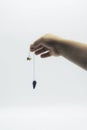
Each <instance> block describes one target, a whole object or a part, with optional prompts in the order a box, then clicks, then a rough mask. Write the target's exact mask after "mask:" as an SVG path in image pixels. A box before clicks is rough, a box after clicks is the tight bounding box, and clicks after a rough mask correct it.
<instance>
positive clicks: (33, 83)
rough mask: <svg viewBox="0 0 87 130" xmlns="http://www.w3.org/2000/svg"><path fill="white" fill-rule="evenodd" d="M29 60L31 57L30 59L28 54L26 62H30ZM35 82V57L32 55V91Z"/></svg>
mask: <svg viewBox="0 0 87 130" xmlns="http://www.w3.org/2000/svg"><path fill="white" fill-rule="evenodd" d="M30 60H31V57H30V53H29V54H28V57H27V61H30ZM36 84H37V82H36V80H35V55H34V54H33V82H32V85H33V89H35V87H36Z"/></svg>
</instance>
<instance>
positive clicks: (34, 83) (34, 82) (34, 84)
mask: <svg viewBox="0 0 87 130" xmlns="http://www.w3.org/2000/svg"><path fill="white" fill-rule="evenodd" d="M32 84H33V89H35V87H36V84H37V82H36V81H35V80H34V81H33V83H32Z"/></svg>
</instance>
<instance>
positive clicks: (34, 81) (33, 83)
mask: <svg viewBox="0 0 87 130" xmlns="http://www.w3.org/2000/svg"><path fill="white" fill-rule="evenodd" d="M36 84H37V81H36V80H35V55H34V54H33V82H32V85H33V89H35V87H36Z"/></svg>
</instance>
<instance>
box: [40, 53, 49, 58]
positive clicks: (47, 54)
mask: <svg viewBox="0 0 87 130" xmlns="http://www.w3.org/2000/svg"><path fill="white" fill-rule="evenodd" d="M49 56H51V53H50V52H47V53H44V54H42V55H41V58H47V57H49Z"/></svg>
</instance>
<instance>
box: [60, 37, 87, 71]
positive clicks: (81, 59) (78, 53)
mask: <svg viewBox="0 0 87 130" xmlns="http://www.w3.org/2000/svg"><path fill="white" fill-rule="evenodd" d="M60 48H61V49H60V53H61V55H62V56H63V57H65V58H67V59H68V60H70V61H72V62H73V63H75V64H77V65H79V66H80V67H82V68H84V69H86V70H87V45H86V44H81V43H79V42H75V41H70V40H63V41H62V43H61V44H60Z"/></svg>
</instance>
